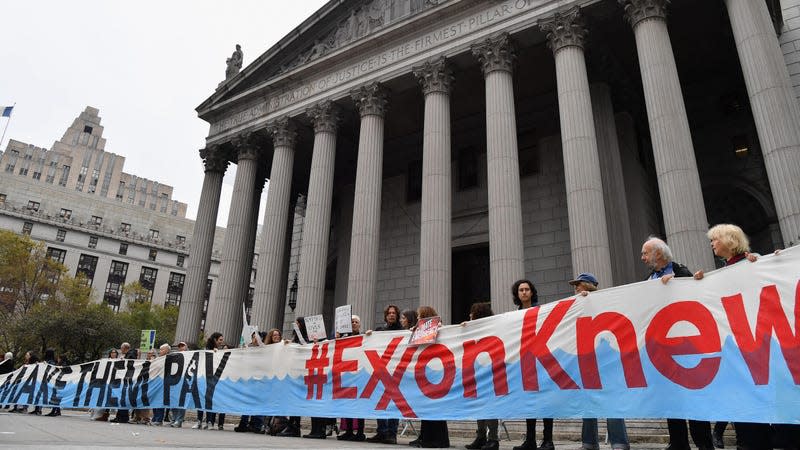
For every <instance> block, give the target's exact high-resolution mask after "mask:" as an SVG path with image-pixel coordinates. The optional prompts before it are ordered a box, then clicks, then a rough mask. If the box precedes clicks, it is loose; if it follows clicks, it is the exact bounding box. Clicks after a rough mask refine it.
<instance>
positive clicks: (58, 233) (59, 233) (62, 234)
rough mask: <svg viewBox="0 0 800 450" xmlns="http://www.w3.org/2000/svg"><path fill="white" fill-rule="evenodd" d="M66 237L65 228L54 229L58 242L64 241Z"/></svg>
mask: <svg viewBox="0 0 800 450" xmlns="http://www.w3.org/2000/svg"><path fill="white" fill-rule="evenodd" d="M66 237H67V230H62V229H59V230H58V231H56V240H57V241H58V242H64V239H65V238H66Z"/></svg>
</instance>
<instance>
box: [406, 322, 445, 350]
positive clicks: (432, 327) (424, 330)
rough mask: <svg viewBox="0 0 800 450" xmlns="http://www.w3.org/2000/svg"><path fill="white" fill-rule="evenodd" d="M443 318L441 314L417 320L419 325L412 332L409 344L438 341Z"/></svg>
mask: <svg viewBox="0 0 800 450" xmlns="http://www.w3.org/2000/svg"><path fill="white" fill-rule="evenodd" d="M441 324H442V318H441V317H439V316H433V317H426V318H424V319H419V321H417V327H416V328H415V329H414V332H413V333H411V339H410V340H409V342H408V343H409V345H419V344H430V343H433V342H436V336H437V335H438V334H439V327H440V326H441Z"/></svg>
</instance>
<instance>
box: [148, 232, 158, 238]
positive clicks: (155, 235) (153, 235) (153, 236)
mask: <svg viewBox="0 0 800 450" xmlns="http://www.w3.org/2000/svg"><path fill="white" fill-rule="evenodd" d="M149 236H150V239H158V230H150V234H149Z"/></svg>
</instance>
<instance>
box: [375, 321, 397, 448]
mask: <svg viewBox="0 0 800 450" xmlns="http://www.w3.org/2000/svg"><path fill="white" fill-rule="evenodd" d="M399 316H400V308H398V307H397V306H395V305H389V306H387V307H386V308H385V309H384V310H383V321H384V325H382V326H380V327H377V328H375V331H396V330H402V329H403V327H402V326H401V325H400V317H399ZM371 333H372V330H367V333H366V334H367V335H370V334H371ZM376 422H377V423H378V429H377V431H376V433H375V436H372V437H370V438H367V442H370V443H380V444H397V426H398V425H399V424H400V419H377V420H376Z"/></svg>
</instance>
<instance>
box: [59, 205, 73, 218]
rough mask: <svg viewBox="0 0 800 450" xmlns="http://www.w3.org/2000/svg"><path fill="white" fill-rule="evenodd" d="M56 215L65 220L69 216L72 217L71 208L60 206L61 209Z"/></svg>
mask: <svg viewBox="0 0 800 450" xmlns="http://www.w3.org/2000/svg"><path fill="white" fill-rule="evenodd" d="M58 217H61V218H62V219H65V220H66V219H69V218H71V217H72V210H71V209H65V208H61V211H60V212H59V213H58Z"/></svg>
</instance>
